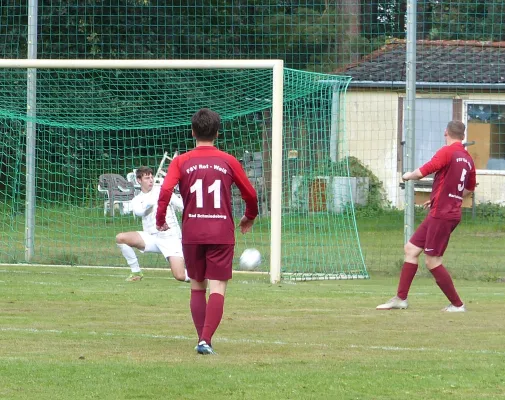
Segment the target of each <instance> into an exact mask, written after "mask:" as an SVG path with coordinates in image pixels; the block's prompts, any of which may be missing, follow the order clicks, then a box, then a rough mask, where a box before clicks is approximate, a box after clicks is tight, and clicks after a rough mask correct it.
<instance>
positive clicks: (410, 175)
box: [402, 168, 424, 181]
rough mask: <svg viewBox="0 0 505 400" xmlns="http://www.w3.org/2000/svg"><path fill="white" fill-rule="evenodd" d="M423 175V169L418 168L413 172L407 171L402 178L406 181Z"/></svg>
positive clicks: (414, 179) (415, 179)
mask: <svg viewBox="0 0 505 400" xmlns="http://www.w3.org/2000/svg"><path fill="white" fill-rule="evenodd" d="M423 176H424V175H423V174H422V172H421V170H420V169H419V168H418V169H416V170H415V171H412V172H405V173H404V174H403V176H402V179H403V180H404V181H417V180H419V179H421V178H422V177H423Z"/></svg>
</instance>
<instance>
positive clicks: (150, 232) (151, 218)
mask: <svg viewBox="0 0 505 400" xmlns="http://www.w3.org/2000/svg"><path fill="white" fill-rule="evenodd" d="M136 178H137V182H138V183H139V184H140V189H141V192H140V193H139V194H138V195H137V196H135V197H134V199H133V200H132V208H133V213H134V214H135V215H137V216H139V217H142V229H143V230H142V231H137V232H122V233H119V234H118V235H117V236H116V243H117V246H118V247H119V249H120V250H121V253H122V254H123V256H124V258H125V259H126V262H127V263H128V265H129V266H130V268H131V274H130V276H128V278H126V280H127V281H129V282H135V281H140V280H141V279H142V278H143V276H144V275H143V273H142V270H141V269H140V265H139V262H138V259H137V255H136V254H135V250H133V248H136V249H139V250H140V251H141V252H143V253H161V254H163V256H164V257H165V258H166V259H167V261H168V262H169V263H170V268H171V269H172V274H173V275H174V278H175V279H177V280H179V281H189V278H188V275H187V273H186V269H185V266H184V257H183V254H182V244H181V228H180V227H179V222H178V221H177V217H176V215H175V211H176V210H177V211H182V209H183V207H184V206H183V203H182V199H181V197H180V196H179V195H176V194H173V195H172V198H171V199H170V204H169V207H168V209H167V210H168V211H167V216H166V222H167V225H168V226H169V227H170V229H168V230H166V231H164V232H160V231H158V230H157V229H156V210H157V207H158V197H159V195H160V186H157V185H156V186H155V185H154V177H153V171H152V169H151V168H149V167H140V168H139V169H137V173H136Z"/></svg>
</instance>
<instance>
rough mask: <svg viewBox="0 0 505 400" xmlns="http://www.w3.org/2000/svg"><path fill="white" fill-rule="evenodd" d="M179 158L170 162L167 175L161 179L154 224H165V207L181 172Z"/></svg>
mask: <svg viewBox="0 0 505 400" xmlns="http://www.w3.org/2000/svg"><path fill="white" fill-rule="evenodd" d="M180 159H181V158H180V157H177V158H175V159H174V160H173V161H172V162H171V163H170V165H169V167H168V171H167V175H166V176H165V179H164V180H163V185H162V186H161V192H160V197H159V199H158V210H157V212H156V226H163V224H165V218H166V216H167V207H168V205H169V204H170V199H171V198H172V193H173V192H174V187H175V185H177V183H178V182H179V178H180V176H181V172H180V169H179V160H180Z"/></svg>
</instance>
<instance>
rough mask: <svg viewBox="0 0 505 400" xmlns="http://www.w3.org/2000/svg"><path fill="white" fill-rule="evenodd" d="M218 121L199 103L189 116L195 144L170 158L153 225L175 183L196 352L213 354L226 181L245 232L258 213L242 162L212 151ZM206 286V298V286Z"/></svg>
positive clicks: (226, 271)
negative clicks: (237, 200) (238, 203)
mask: <svg viewBox="0 0 505 400" xmlns="http://www.w3.org/2000/svg"><path fill="white" fill-rule="evenodd" d="M220 123H221V119H220V117H219V114H217V113H216V112H214V111H212V110H209V109H207V108H202V109H201V110H199V111H198V112H197V113H195V114H194V115H193V117H192V119H191V130H192V135H193V137H194V138H195V139H196V145H195V148H194V149H193V150H191V151H189V152H187V153H185V154H182V155H180V156H178V157H177V158H175V159H174V160H173V161H172V162H171V163H170V166H169V168H168V171H167V175H166V177H165V180H164V182H163V186H162V187H161V194H160V197H159V200H158V211H157V214H156V227H157V229H158V230H161V231H164V230H167V229H168V226H167V224H166V223H165V214H166V210H167V207H168V204H169V202H170V198H171V196H172V192H173V190H174V187H175V186H176V185H177V184H179V191H180V193H181V196H182V200H183V204H184V211H183V215H182V249H183V253H184V258H185V261H186V268H187V270H188V275H189V278H190V279H191V299H190V309H191V315H192V317H193V322H194V325H195V328H196V331H197V334H198V345H197V346H196V351H197V352H198V353H199V354H215V352H214V350H213V348H212V336H213V335H214V333H215V331H216V329H217V327H218V326H219V323H220V322H221V319H222V316H223V309H224V296H225V292H226V286H227V283H228V280H230V279H231V278H232V262H233V253H234V249H235V224H234V220H233V213H232V207H231V204H232V201H231V196H232V192H231V189H232V185H233V184H235V185H236V186H237V187H238V189H239V190H240V193H241V195H242V199H243V200H244V201H245V204H246V209H245V213H244V216H243V217H242V219H241V220H240V223H239V226H240V231H241V232H242V233H246V232H248V231H249V230H250V229H251V227H252V225H253V223H254V219H255V218H256V216H257V215H258V199H257V195H256V191H255V190H254V188H253V186H252V185H251V183H250V182H249V179H248V178H247V176H246V174H245V172H244V170H243V168H242V165H241V164H240V163H239V161H238V160H237V159H236V158H235V157H233V156H232V155H230V154H228V153H225V152H223V151H220V150H218V149H217V148H216V147H215V146H214V141H215V140H216V138H217V136H218V129H219V125H220ZM207 286H209V292H210V294H209V298H208V301H207V297H206V290H207Z"/></svg>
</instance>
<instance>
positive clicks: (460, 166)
mask: <svg viewBox="0 0 505 400" xmlns="http://www.w3.org/2000/svg"><path fill="white" fill-rule="evenodd" d="M419 170H420V171H421V173H422V174H423V176H426V175H430V174H432V173H434V172H436V174H435V179H434V181H433V188H432V191H431V196H430V200H431V210H430V215H431V216H432V217H435V218H440V219H450V220H460V219H461V204H462V203H463V190H464V189H467V190H469V191H471V192H473V191H474V190H475V185H476V178H475V165H474V163H473V160H472V157H471V156H470V154H469V153H468V152H467V151H466V149H465V147H464V146H463V144H462V143H460V142H456V143H453V144H451V145H450V146H444V147H442V148H441V149H440V150H439V151H437V152H436V154H435V155H434V156H433V158H432V159H431V160H430V161H428V162H427V163H426V164H424V165H423V166H422V167H421V168H419Z"/></svg>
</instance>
